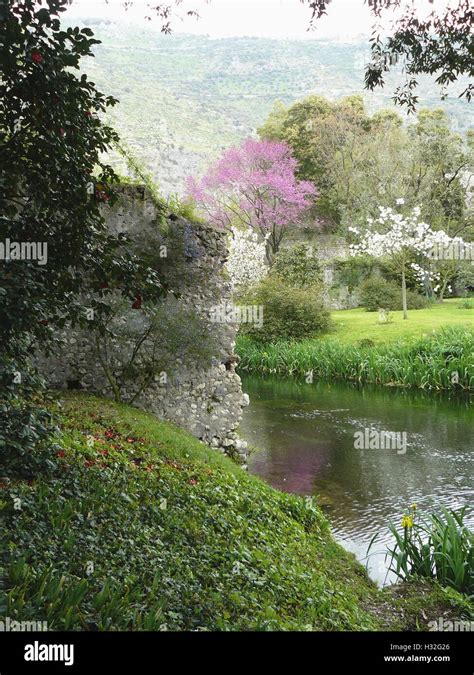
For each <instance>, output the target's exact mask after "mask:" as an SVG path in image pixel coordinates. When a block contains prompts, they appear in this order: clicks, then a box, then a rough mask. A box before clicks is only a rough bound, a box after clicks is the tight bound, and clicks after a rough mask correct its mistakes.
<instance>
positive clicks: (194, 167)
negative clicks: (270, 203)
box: [74, 18, 472, 194]
mask: <svg viewBox="0 0 474 675" xmlns="http://www.w3.org/2000/svg"><path fill="white" fill-rule="evenodd" d="M74 23H75V24H77V25H81V23H82V24H84V25H88V26H89V27H91V28H92V29H93V30H94V33H95V35H96V37H97V38H98V39H100V40H101V41H102V44H101V45H97V46H96V48H95V58H89V59H87V64H86V66H85V70H86V71H87V72H88V74H89V75H90V77H91V79H92V80H93V81H94V82H95V83H96V84H97V85H98V87H99V89H100V90H101V91H103V92H104V93H105V94H107V95H112V96H115V97H116V98H118V99H119V100H120V103H119V104H118V105H117V106H116V107H115V108H113V109H112V111H111V113H110V120H109V121H110V122H111V123H112V125H113V126H114V127H115V128H116V130H117V131H118V132H119V134H120V136H121V137H122V139H123V140H124V141H125V143H126V144H127V145H128V147H129V148H130V149H131V150H132V152H133V153H134V155H135V156H136V157H137V159H139V161H140V162H141V163H142V164H143V165H144V166H145V167H146V169H147V170H148V171H149V172H150V173H151V174H152V175H153V177H154V178H155V180H157V181H158V183H159V185H160V189H161V191H162V192H163V193H164V194H170V193H178V194H180V193H182V191H183V189H184V181H185V179H186V177H187V176H188V175H190V174H193V173H196V172H200V171H203V170H204V169H205V167H206V165H207V164H208V163H209V162H210V161H212V160H213V159H215V158H216V157H217V156H219V155H220V154H221V152H222V150H223V149H224V148H227V147H229V146H230V145H232V144H235V143H239V142H240V141H241V140H242V139H243V138H245V137H247V136H250V135H253V134H255V129H256V128H257V127H258V126H259V125H261V124H262V122H263V121H264V120H265V118H266V116H267V115H268V113H269V111H270V110H271V108H272V106H273V104H274V103H275V101H277V100H280V101H282V102H283V103H285V104H288V103H292V102H293V101H296V100H297V99H301V98H303V97H305V96H308V95H309V94H313V93H317V94H321V95H323V96H326V97H327V98H329V99H336V98H339V97H342V96H347V95H349V94H354V93H364V98H365V100H366V105H367V109H368V110H369V111H370V112H373V111H375V110H377V109H379V108H382V107H393V104H392V101H391V96H392V95H393V91H394V87H395V86H396V84H397V82H399V81H400V80H399V79H398V80H397V78H396V77H394V76H391V77H390V78H387V86H386V88H385V89H384V90H378V91H376V92H374V93H370V92H364V90H363V74H364V63H365V61H366V60H367V58H368V55H369V47H368V44H367V43H362V42H361V43H354V42H351V43H342V42H334V41H326V40H317V39H307V40H279V39H268V38H245V37H239V38H220V39H218V38H217V39H216V38H209V37H206V36H195V35H182V34H175V35H171V36H166V35H162V34H160V33H158V32H157V31H155V30H152V29H147V28H141V27H139V26H136V25H134V24H126V23H123V22H114V21H108V20H104V19H94V18H90V19H83V20H82V21H75V22H74ZM400 77H401V74H399V78H400ZM419 98H420V107H442V108H444V109H445V110H446V111H447V112H448V113H449V115H450V116H451V118H452V121H453V128H455V129H456V130H459V131H460V132H463V131H465V130H466V129H467V128H469V126H472V108H470V104H468V103H467V102H465V101H464V100H460V99H458V98H456V96H455V94H451V96H450V98H448V99H447V100H445V101H441V100H440V92H439V88H438V87H436V86H435V85H434V84H433V83H432V82H431V81H428V80H422V81H421V86H420V90H419ZM398 110H399V111H400V109H398ZM113 163H114V165H115V166H116V167H117V169H118V170H120V171H121V172H122V173H126V169H125V165H124V164H123V162H122V161H121V160H120V159H119V158H117V157H114V158H113Z"/></svg>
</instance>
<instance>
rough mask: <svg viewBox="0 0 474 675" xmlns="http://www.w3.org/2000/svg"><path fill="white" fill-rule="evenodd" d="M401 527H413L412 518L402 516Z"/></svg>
mask: <svg viewBox="0 0 474 675" xmlns="http://www.w3.org/2000/svg"><path fill="white" fill-rule="evenodd" d="M402 527H413V518H412V517H411V516H403V518H402Z"/></svg>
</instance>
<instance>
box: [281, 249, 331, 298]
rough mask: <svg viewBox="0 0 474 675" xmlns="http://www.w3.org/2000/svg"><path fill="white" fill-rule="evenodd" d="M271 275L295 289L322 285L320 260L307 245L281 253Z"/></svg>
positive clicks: (284, 250)
mask: <svg viewBox="0 0 474 675" xmlns="http://www.w3.org/2000/svg"><path fill="white" fill-rule="evenodd" d="M271 274H272V275H273V276H276V277H278V278H279V279H282V280H283V281H284V282H285V283H286V284H288V285H289V286H294V287H295V288H310V287H312V286H317V285H319V284H320V283H321V266H320V264H319V260H318V259H317V258H316V257H315V256H314V255H313V254H312V253H311V249H309V248H308V247H307V246H306V245H305V244H297V245H296V246H293V247H292V248H287V249H283V250H281V251H279V252H278V254H277V255H276V257H275V260H274V263H273V265H272V269H271Z"/></svg>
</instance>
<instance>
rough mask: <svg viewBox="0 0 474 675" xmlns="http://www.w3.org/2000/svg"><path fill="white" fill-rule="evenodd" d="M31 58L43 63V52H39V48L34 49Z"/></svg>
mask: <svg viewBox="0 0 474 675" xmlns="http://www.w3.org/2000/svg"><path fill="white" fill-rule="evenodd" d="M31 58H32V60H33V61H34V62H35V63H43V61H44V59H43V56H42V55H41V52H39V51H38V50H37V49H33V51H32V52H31Z"/></svg>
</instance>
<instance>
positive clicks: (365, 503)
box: [240, 376, 474, 582]
mask: <svg viewBox="0 0 474 675" xmlns="http://www.w3.org/2000/svg"><path fill="white" fill-rule="evenodd" d="M243 385H244V391H246V392H247V393H248V394H249V396H250V400H251V404H250V407H249V408H247V409H246V411H245V415H244V419H243V422H242V424H241V427H240V433H241V435H242V436H243V437H244V438H246V439H247V440H248V441H249V442H250V443H251V444H252V445H254V446H256V447H258V448H260V452H258V453H255V454H253V455H252V457H251V460H250V463H249V467H250V470H251V471H252V472H253V473H256V474H258V475H260V476H261V477H262V478H264V479H265V480H267V481H268V482H269V483H271V484H272V485H273V486H274V487H277V488H279V489H281V490H286V491H288V492H295V493H297V494H302V495H311V494H315V495H318V496H319V502H320V503H321V504H322V505H323V506H324V508H325V509H326V510H327V512H328V515H329V517H330V519H331V523H332V525H333V531H334V534H335V536H336V538H337V539H338V540H339V541H340V542H341V543H343V544H344V546H346V548H348V549H349V550H351V551H353V552H354V553H355V554H356V555H357V557H358V558H359V560H363V559H364V558H365V553H366V550H367V546H368V544H369V542H370V540H371V538H372V537H373V535H374V533H375V532H377V531H378V530H380V531H381V536H380V543H379V545H378V547H376V548H379V549H384V548H385V545H386V543H388V542H389V541H390V537H389V534H388V531H387V524H388V522H389V521H394V522H397V523H398V521H399V519H400V517H401V514H402V513H403V512H404V511H405V510H406V509H407V508H408V507H409V505H410V504H412V503H413V502H416V503H417V504H418V506H419V509H420V510H423V509H425V508H426V509H432V508H433V507H437V506H439V505H441V504H443V505H445V506H447V507H449V508H459V507H461V506H463V505H464V504H466V503H470V504H472V503H473V494H474V489H473V487H474V483H473V478H474V455H473V454H472V452H471V451H472V431H473V426H474V425H473V422H474V412H473V408H472V406H471V405H470V401H469V399H468V398H456V397H454V396H453V397H451V398H449V397H441V396H432V395H426V394H423V393H413V392H407V391H401V390H393V389H388V388H376V387H364V388H360V387H356V386H352V385H350V384H345V383H335V384H330V383H322V382H319V383H315V384H306V383H301V382H297V381H294V380H285V379H281V378H259V377H249V376H247V377H244V378H243ZM365 428H367V429H372V430H377V431H394V432H406V434H407V436H406V438H407V448H406V454H401V453H400V452H397V450H396V449H385V450H357V449H355V448H354V433H355V432H356V431H361V430H363V429H365ZM470 518H471V524H472V523H473V519H474V515H473V513H472V512H471V514H470ZM468 520H469V519H468ZM369 570H370V573H371V575H372V576H373V577H374V578H376V579H377V580H378V581H380V582H382V581H383V579H384V577H385V573H386V567H385V563H384V559H383V555H378V556H375V557H373V558H371V560H370V564H369Z"/></svg>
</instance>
